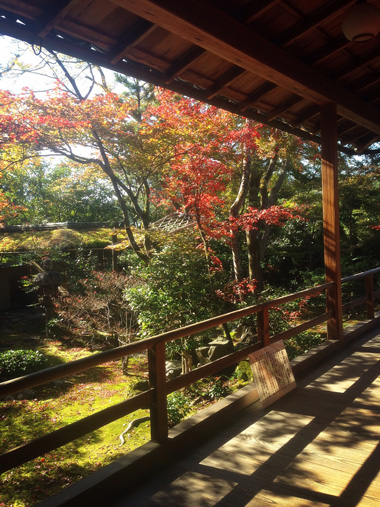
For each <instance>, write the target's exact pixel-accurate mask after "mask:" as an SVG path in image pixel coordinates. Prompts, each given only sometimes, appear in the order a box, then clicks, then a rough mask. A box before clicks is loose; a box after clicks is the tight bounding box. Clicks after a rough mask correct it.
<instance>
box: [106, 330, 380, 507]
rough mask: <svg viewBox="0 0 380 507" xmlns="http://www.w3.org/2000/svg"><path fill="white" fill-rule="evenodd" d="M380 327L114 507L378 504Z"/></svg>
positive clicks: (112, 506) (115, 500) (121, 497)
mask: <svg viewBox="0 0 380 507" xmlns="http://www.w3.org/2000/svg"><path fill="white" fill-rule="evenodd" d="M379 378H380V328H379V327H377V328H376V329H375V330H373V331H372V332H369V333H367V334H366V335H365V336H363V337H362V338H361V339H359V340H357V341H356V342H355V343H353V344H351V345H350V346H349V347H348V348H347V349H346V350H345V351H344V352H343V353H341V354H339V355H338V356H337V357H334V358H333V359H330V360H329V361H326V362H325V363H324V364H323V365H322V366H320V367H319V368H317V369H316V370H314V371H313V372H312V373H309V374H308V375H307V376H306V377H305V378H304V379H302V381H299V382H298V387H297V389H296V390H295V391H293V392H292V393H290V394H288V395H287V396H286V397H285V398H282V399H281V400H279V401H277V402H276V403H275V404H273V405H272V406H271V407H269V408H267V409H265V410H262V409H261V407H260V404H253V405H251V406H250V407H248V408H247V409H245V410H244V411H243V412H242V413H241V414H239V416H238V417H236V418H235V422H233V423H232V424H231V425H230V426H228V428H227V429H225V430H224V431H221V432H220V433H218V434H217V435H216V436H214V437H213V438H210V439H209V440H208V441H207V442H206V443H204V444H203V445H202V446H199V447H196V448H195V449H192V450H191V451H190V452H189V453H187V454H186V455H185V456H184V457H183V458H182V459H180V460H179V461H178V462H176V463H175V464H172V465H171V466H169V467H168V468H167V469H165V470H164V471H159V472H157V474H156V475H155V476H154V477H153V478H150V479H147V480H146V481H144V484H143V485H141V487H140V488H139V489H138V490H137V491H133V492H129V494H128V493H126V492H124V493H122V494H120V493H119V495H118V496H116V497H114V498H113V499H112V497H111V498H110V499H109V503H108V507H126V506H128V507H140V506H142V505H144V506H158V505H160V506H181V507H196V506H204V507H206V506H210V507H211V506H221V507H222V506H225V507H230V506H234V507H243V506H247V505H250V506H255V507H258V506H279V507H284V506H289V507H306V506H310V507H311V506H313V507H327V506H334V507H354V506H362V507H376V506H378V505H379V502H380V443H379V437H380V407H379V403H378V400H379V397H380V382H379Z"/></svg>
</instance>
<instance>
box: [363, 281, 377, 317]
mask: <svg viewBox="0 0 380 507" xmlns="http://www.w3.org/2000/svg"><path fill="white" fill-rule="evenodd" d="M365 293H366V295H367V319H374V318H375V304H374V295H373V274H371V275H367V276H366V277H365Z"/></svg>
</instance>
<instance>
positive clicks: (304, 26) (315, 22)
mask: <svg viewBox="0 0 380 507" xmlns="http://www.w3.org/2000/svg"><path fill="white" fill-rule="evenodd" d="M354 1H355V0H350V1H349V2H348V1H347V0H335V1H334V2H332V3H330V4H328V5H325V6H322V7H321V8H319V9H317V10H315V11H313V12H312V13H311V14H310V15H309V16H306V17H305V16H303V17H302V18H301V19H300V20H299V21H298V22H297V23H295V24H294V25H293V26H291V27H290V28H288V29H287V30H286V31H285V32H284V33H282V34H281V37H280V38H279V39H278V40H277V41H276V42H277V43H278V44H279V45H280V46H283V47H286V46H288V45H289V44H292V43H293V42H295V41H296V40H297V39H298V38H299V37H303V36H304V35H306V34H308V33H309V32H311V31H312V30H315V29H316V28H318V27H319V26H320V25H321V24H322V23H326V21H327V20H330V19H333V18H335V17H336V16H338V15H339V14H340V13H341V12H342V11H344V10H346V9H347V8H348V7H349V6H350V4H353V3H354Z"/></svg>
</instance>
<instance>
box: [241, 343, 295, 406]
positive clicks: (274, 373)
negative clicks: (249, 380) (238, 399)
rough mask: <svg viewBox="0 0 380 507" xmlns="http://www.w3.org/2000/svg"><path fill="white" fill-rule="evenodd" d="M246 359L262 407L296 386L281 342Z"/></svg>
mask: <svg viewBox="0 0 380 507" xmlns="http://www.w3.org/2000/svg"><path fill="white" fill-rule="evenodd" d="M248 357H249V361H250V363H251V368H252V371H253V377H254V380H255V382H256V387H257V390H258V392H259V396H260V400H261V402H262V404H263V406H264V407H267V406H268V405H270V404H271V403H273V402H274V401H276V400H278V399H279V398H281V397H282V396H284V394H286V393H288V392H289V391H292V390H293V389H294V388H295V387H296V385H297V384H296V381H295V380H294V375H293V371H292V368H291V366H290V363H289V358H288V354H287V352H286V350H285V347H284V342H283V341H282V340H280V341H278V342H276V343H273V345H269V346H268V347H264V348H263V349H260V350H258V351H257V352H254V353H253V354H250V355H249V356H248Z"/></svg>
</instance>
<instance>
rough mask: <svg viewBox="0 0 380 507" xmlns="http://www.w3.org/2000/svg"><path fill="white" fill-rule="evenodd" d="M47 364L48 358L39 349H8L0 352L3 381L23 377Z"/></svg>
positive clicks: (0, 371)
mask: <svg viewBox="0 0 380 507" xmlns="http://www.w3.org/2000/svg"><path fill="white" fill-rule="evenodd" d="M46 364H47V359H46V358H45V357H44V355H43V354H42V353H41V352H39V351H38V350H37V351H35V350H8V351H6V352H1V353H0V379H1V380H2V381H4V380H8V379H11V378H15V377H21V376H23V375H27V374H29V373H33V372H35V371H38V370H42V369H43V368H44V367H45V366H46Z"/></svg>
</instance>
